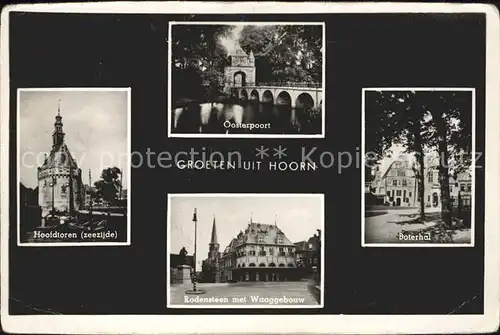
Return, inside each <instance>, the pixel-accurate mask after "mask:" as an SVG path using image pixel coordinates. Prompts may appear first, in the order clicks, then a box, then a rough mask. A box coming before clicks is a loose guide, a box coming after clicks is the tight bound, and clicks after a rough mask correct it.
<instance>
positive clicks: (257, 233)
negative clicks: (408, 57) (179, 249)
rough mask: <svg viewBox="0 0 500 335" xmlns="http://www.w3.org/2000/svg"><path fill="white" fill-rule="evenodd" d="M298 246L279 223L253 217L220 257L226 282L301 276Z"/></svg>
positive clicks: (296, 278)
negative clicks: (260, 220)
mask: <svg viewBox="0 0 500 335" xmlns="http://www.w3.org/2000/svg"><path fill="white" fill-rule="evenodd" d="M295 248H296V246H295V245H294V244H293V243H292V242H290V240H289V239H288V238H287V237H286V235H285V233H284V232H283V231H282V230H281V229H280V228H279V227H278V226H277V225H276V224H274V225H271V224H263V223H257V222H253V221H250V223H249V224H248V226H247V228H246V229H245V231H240V233H239V234H238V235H237V236H236V237H235V238H233V239H232V240H231V242H230V243H229V245H228V246H227V247H226V248H225V249H224V252H223V253H222V255H221V257H220V262H219V267H218V270H219V271H220V275H219V277H220V278H221V281H223V282H231V281H232V282H234V281H287V280H298V279H299V278H300V273H299V271H298V269H297V265H296V260H295Z"/></svg>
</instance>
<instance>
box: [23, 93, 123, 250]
mask: <svg viewBox="0 0 500 335" xmlns="http://www.w3.org/2000/svg"><path fill="white" fill-rule="evenodd" d="M22 92H126V93H127V151H128V152H127V153H126V154H127V155H131V147H132V126H131V121H132V104H131V96H132V88H131V87H43V88H40V87H36V88H35V87H29V88H28V87H27V88H18V89H17V92H16V99H17V101H16V117H17V122H16V137H17V138H16V141H17V142H16V157H17V167H16V190H17V194H18V197H19V194H20V191H21V190H20V189H21V178H20V177H21V158H20V149H21V148H20V144H21V118H20V112H21V104H20V99H21V94H22ZM126 162H127V167H126V169H127V176H128V178H127V188H126V189H127V192H128V194H127V229H126V231H127V241H125V242H26V243H23V242H21V220H20V212H21V204H20V203H19V201H16V220H17V236H16V238H17V246H18V247H37V248H39V247H91V246H94V247H100V246H102V247H105V246H108V247H113V246H114V247H117V246H130V245H131V243H132V237H131V230H132V229H131V222H132V218H131V214H132V208H131V207H132V206H131V198H132V193H131V189H132V182H131V179H132V174H131V172H132V167H131V166H132V164H131V161H130V159H127V160H126Z"/></svg>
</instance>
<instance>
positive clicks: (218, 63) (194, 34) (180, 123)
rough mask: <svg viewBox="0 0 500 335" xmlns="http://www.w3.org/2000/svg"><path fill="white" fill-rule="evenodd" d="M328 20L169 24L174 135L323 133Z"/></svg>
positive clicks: (249, 135) (310, 134) (171, 111)
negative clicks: (326, 27)
mask: <svg viewBox="0 0 500 335" xmlns="http://www.w3.org/2000/svg"><path fill="white" fill-rule="evenodd" d="M323 29H324V25H323V24H322V23H287V24H278V23H273V22H264V23H260V22H252V23H243V22H174V23H171V24H170V25H169V36H170V38H169V58H170V71H169V73H170V80H169V93H170V95H169V96H170V99H169V112H168V113H169V125H170V126H169V136H173V137H246V136H248V137H255V136H258V137H263V136H264V137H266V136H273V137H279V136H286V137H290V136H291V137H294V136H299V137H300V136H307V137H319V136H322V135H323V122H324V112H323V96H324V80H323V76H324V74H323V72H324V50H325V47H324V40H323V39H324V37H323Z"/></svg>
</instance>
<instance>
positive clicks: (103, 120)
mask: <svg viewBox="0 0 500 335" xmlns="http://www.w3.org/2000/svg"><path fill="white" fill-rule="evenodd" d="M59 99H60V103H59V104H60V110H61V117H62V123H63V131H64V133H65V134H66V135H65V143H66V145H67V146H68V149H69V150H70V151H71V154H72V156H73V158H74V159H75V160H76V162H77V164H78V166H79V168H81V169H82V178H83V182H84V184H88V182H89V169H90V170H91V171H92V182H95V181H96V180H97V179H98V178H99V177H100V175H101V172H102V170H103V169H104V168H106V167H109V166H117V167H119V168H120V169H123V170H124V172H123V177H122V178H123V179H122V181H123V185H124V188H128V171H126V170H127V168H126V166H127V165H126V164H127V156H129V150H128V141H127V125H128V120H127V119H128V116H127V108H128V101H127V92H126V91H55V90H54V91H21V93H20V103H19V108H20V110H19V113H20V124H19V127H20V134H19V136H20V147H19V157H20V162H21V164H20V165H21V172H20V179H21V182H22V183H23V184H24V185H25V186H27V187H31V188H35V187H36V186H37V167H38V166H41V165H42V163H43V160H44V153H47V154H48V153H49V152H50V150H51V148H52V132H53V131H54V122H55V117H56V115H57V109H58V101H59Z"/></svg>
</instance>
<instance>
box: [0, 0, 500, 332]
mask: <svg viewBox="0 0 500 335" xmlns="http://www.w3.org/2000/svg"><path fill="white" fill-rule="evenodd" d="M12 11H27V12H58V13H82V12H85V13H112V14H116V13H135V14H138V13H145V14H167V13H168V14H174V13H179V14H185V13H192V14H209V13H213V14H219V15H220V13H228V14H229V13H235V14H238V13H278V14H280V13H283V14H285V13H294V14H296V13H322V14H323V15H326V14H328V13H342V14H346V13H353V14H359V13H371V14H374V13H485V14H486V17H487V19H486V20H487V22H486V37H487V39H488V42H487V45H486V105H485V107H486V123H485V124H486V129H485V134H486V135H485V136H486V143H485V145H486V152H487V153H489V152H491V153H492V154H491V155H486V157H485V160H486V163H485V164H486V167H485V178H486V180H487V181H488V182H487V183H486V185H485V196H486V200H487V201H485V237H486V238H485V246H484V248H485V260H484V262H485V273H484V278H485V287H484V308H485V309H484V314H483V315H279V316H278V315H231V314H229V313H228V314H225V315H196V316H193V315H60V316H59V315H36V316H26V315H24V316H12V315H9V309H8V306H9V280H8V278H9V272H8V271H9V263H8V262H9V242H10V241H9V226H8V222H9V214H8V210H5V209H6V208H7V209H8V208H9V192H8V185H9V184H8V180H9V171H8V168H3V169H1V170H0V173H1V176H2V178H1V183H0V187H1V190H2V192H1V193H0V195H1V208H0V210H1V209H4V210H2V211H1V222H2V224H1V243H0V244H1V248H2V252H1V254H0V257H1V270H0V275H1V278H2V285H1V289H2V290H1V294H0V295H1V299H2V300H1V306H3V308H1V316H2V319H1V322H2V327H3V330H4V331H6V332H10V333H22V334H24V333H39V334H50V333H55V334H131V333H147V334H196V333H200V331H201V330H203V332H205V333H215V334H221V333H238V332H251V333H260V334H270V333H279V334H283V333H313V332H314V333H328V334H329V333H339V334H345V333H355V334H374V333H381V334H384V333H385V334H401V333H410V334H412V333H413V334H417V333H418V334H427V333H488V332H494V331H495V330H497V328H498V326H499V314H500V313H499V312H500V309H499V304H500V294H499V292H500V291H499V288H500V285H499V284H500V282H499V278H500V276H499V274H500V271H499V267H498V264H499V263H500V252H499V251H500V250H499V247H498V245H499V244H498V242H499V233H500V229H499V228H500V227H499V226H498V217H500V210H499V209H500V206H499V205H500V202H499V190H500V188H499V184H500V181H499V176H498V171H500V164H499V158H500V157H499V155H498V143H499V140H500V138H499V132H498V127H499V126H500V114H499V113H498V107H499V96H498V91H499V87H500V82H499V77H498V73H500V64H499V60H500V52H499V50H500V49H499V42H500V29H499V21H498V20H499V14H498V10H497V9H496V7H494V6H493V5H485V4H448V3H349V4H346V3H284V2H281V3H275V2H274V3H273V2H261V3H250V2H233V3H209V2H171V3H168V2H163V3H159V2H140V3H130V2H120V3H117V2H100V3H65V4H26V5H11V6H6V7H4V8H3V11H2V16H1V35H0V38H1V44H0V52H1V62H0V67H1V76H0V85H1V88H2V90H1V91H0V103H1V105H0V107H1V113H0V118H1V121H0V129H1V143H2V145H1V146H0V150H1V151H0V152H1V159H2V164H1V165H0V168H1V167H8V166H9V164H8V162H9V161H8V159H9V146H8V145H4V143H9V142H8V141H9V128H8V125H9V108H10V107H9V99H10V97H9V80H10V77H9V65H8V64H9V48H8V46H9V12H12ZM363 193H364V191H363ZM332 271H335V269H332Z"/></svg>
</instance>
